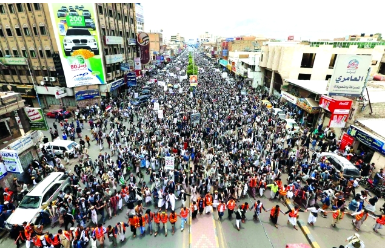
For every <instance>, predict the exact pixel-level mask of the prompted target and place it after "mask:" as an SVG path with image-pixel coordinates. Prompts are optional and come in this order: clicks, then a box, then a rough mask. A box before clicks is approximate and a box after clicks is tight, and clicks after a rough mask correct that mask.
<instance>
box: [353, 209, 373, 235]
mask: <svg viewBox="0 0 387 248" xmlns="http://www.w3.org/2000/svg"><path fill="white" fill-rule="evenodd" d="M351 215H352V216H355V220H352V224H353V225H354V226H355V230H356V231H357V232H358V231H359V230H360V227H361V225H363V223H364V221H365V220H366V219H367V218H368V216H370V214H369V213H368V210H367V209H363V210H360V211H359V212H355V213H353V214H351ZM373 217H374V216H373Z"/></svg>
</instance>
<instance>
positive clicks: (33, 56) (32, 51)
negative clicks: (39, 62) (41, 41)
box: [30, 50, 36, 58]
mask: <svg viewBox="0 0 387 248" xmlns="http://www.w3.org/2000/svg"><path fill="white" fill-rule="evenodd" d="M30 55H31V58H36V52H35V50H30Z"/></svg>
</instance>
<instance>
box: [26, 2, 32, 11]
mask: <svg viewBox="0 0 387 248" xmlns="http://www.w3.org/2000/svg"><path fill="white" fill-rule="evenodd" d="M26 4H27V9H28V11H29V12H31V11H32V8H31V4H30V3H26Z"/></svg>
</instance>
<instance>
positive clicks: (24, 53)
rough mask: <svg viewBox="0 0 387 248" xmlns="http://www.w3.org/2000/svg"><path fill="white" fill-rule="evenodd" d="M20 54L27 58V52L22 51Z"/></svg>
mask: <svg viewBox="0 0 387 248" xmlns="http://www.w3.org/2000/svg"><path fill="white" fill-rule="evenodd" d="M22 54H23V57H25V58H28V53H27V50H25V49H23V50H22Z"/></svg>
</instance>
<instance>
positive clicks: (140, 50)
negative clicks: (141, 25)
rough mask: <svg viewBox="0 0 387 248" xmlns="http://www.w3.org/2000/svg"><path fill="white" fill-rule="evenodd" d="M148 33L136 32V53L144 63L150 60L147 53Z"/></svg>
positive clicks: (148, 44)
mask: <svg viewBox="0 0 387 248" xmlns="http://www.w3.org/2000/svg"><path fill="white" fill-rule="evenodd" d="M149 46H150V43H149V35H148V34H147V33H144V32H141V33H138V34H137V55H138V56H140V58H141V64H142V65H146V64H148V63H149V61H150V55H149Z"/></svg>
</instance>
